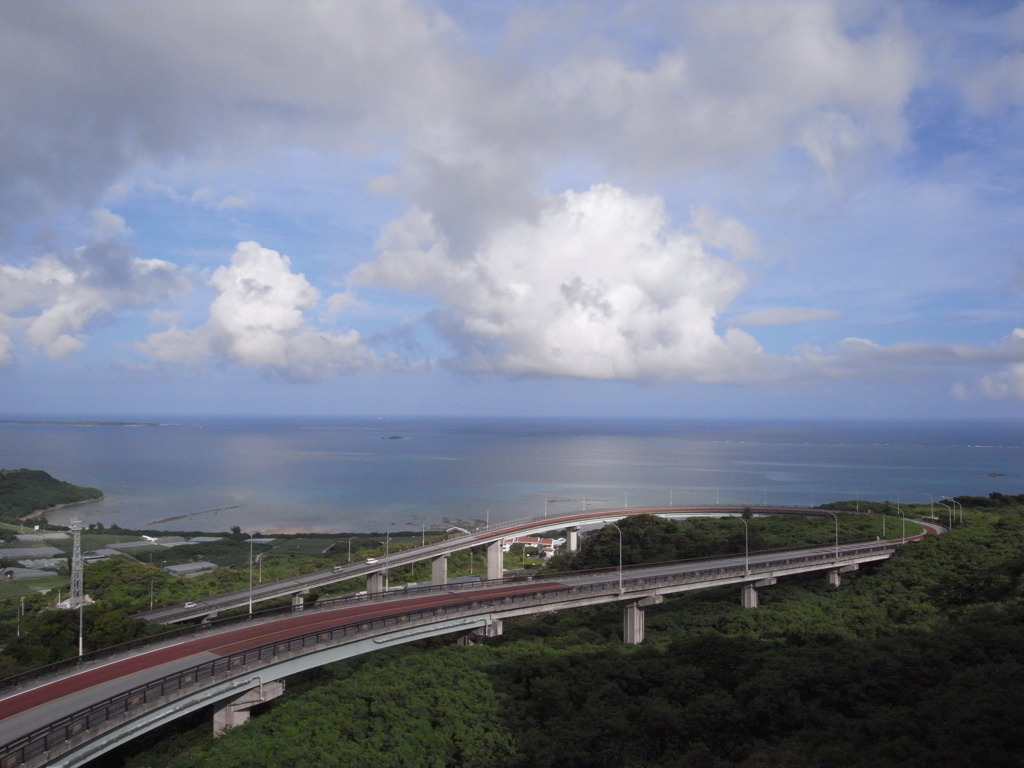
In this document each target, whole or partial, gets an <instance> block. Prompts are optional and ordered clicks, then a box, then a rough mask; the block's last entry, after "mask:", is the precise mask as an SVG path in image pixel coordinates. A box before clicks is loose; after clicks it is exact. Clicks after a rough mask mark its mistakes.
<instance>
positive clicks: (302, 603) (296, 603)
mask: <svg viewBox="0 0 1024 768" xmlns="http://www.w3.org/2000/svg"><path fill="white" fill-rule="evenodd" d="M306 591H308V590H306ZM305 594H306V592H293V593H292V611H301V610H302V609H303V608H305V607H306V598H305Z"/></svg>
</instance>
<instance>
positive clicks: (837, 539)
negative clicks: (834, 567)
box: [829, 512, 839, 560]
mask: <svg viewBox="0 0 1024 768" xmlns="http://www.w3.org/2000/svg"><path fill="white" fill-rule="evenodd" d="M829 514H830V515H832V517H833V518H834V519H835V521H836V560H839V515H837V514H836V513H835V512H829Z"/></svg>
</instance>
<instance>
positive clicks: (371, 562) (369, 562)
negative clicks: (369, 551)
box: [366, 557, 377, 565]
mask: <svg viewBox="0 0 1024 768" xmlns="http://www.w3.org/2000/svg"><path fill="white" fill-rule="evenodd" d="M366 564H367V565H376V564H377V558H376V557H368V558H366Z"/></svg>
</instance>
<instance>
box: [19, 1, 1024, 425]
mask: <svg viewBox="0 0 1024 768" xmlns="http://www.w3.org/2000/svg"><path fill="white" fill-rule="evenodd" d="M0 74H2V77H0V416H5V417H8V418H17V417H22V416H44V415H62V416H66V415H90V416H97V415H109V416H118V415H121V416H127V415H145V414H168V415H171V414H211V415H213V414H224V415H230V414H246V415H247V414H275V415H291V414H295V415H331V416H346V415H381V414H388V415H392V414H409V415H500V416H516V415H523V416H555V415H569V416H644V417H702V416H714V417H719V416H725V417H740V418H747V417H781V418H822V417H829V418H844V419H845V418H904V417H907V418H964V419H993V418H1013V419H1019V418H1024V312H1022V298H1024V188H1022V181H1024V162H1022V158H1024V4H1022V3H1020V2H1016V0H1010V1H1000V2H996V1H995V0H991V1H990V0H976V1H973V2H954V1H953V0H928V1H925V0H920V1H917V0H905V1H904V0H716V2H714V3H708V2H703V1H702V0H693V1H687V0H680V1H679V2H672V3H665V2H658V1H654V0H651V1H648V0H637V1H632V2H631V1H630V0H615V1H614V2H613V1H611V0H609V1H608V2H603V1H601V0H587V1H586V2H567V1H561V0H543V1H541V0H537V1H536V2H534V1H531V0H522V1H521V2H498V1H497V0H495V1H494V2H477V1H475V0H474V1H471V0H436V1H435V2H427V1H425V0H424V1H423V2H415V1H413V0H365V1H361V0H344V1H342V0H334V1H332V0H315V1H314V0H288V1H287V2H285V0H273V1H268V0H244V2H243V1H242V0H235V1H232V0H218V1H217V2H208V1H207V0H175V2H147V3H139V2H135V0H70V1H69V2H60V3H58V2H49V1H46V0H43V1H42V2H40V1H39V0H7V2H5V3H4V9H3V13H2V14H0Z"/></svg>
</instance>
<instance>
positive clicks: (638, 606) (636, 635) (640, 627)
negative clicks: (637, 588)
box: [622, 595, 664, 645]
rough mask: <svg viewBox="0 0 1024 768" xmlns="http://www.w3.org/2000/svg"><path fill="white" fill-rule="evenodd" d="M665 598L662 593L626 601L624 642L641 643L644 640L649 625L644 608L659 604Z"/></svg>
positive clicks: (623, 611) (623, 612)
mask: <svg viewBox="0 0 1024 768" xmlns="http://www.w3.org/2000/svg"><path fill="white" fill-rule="evenodd" d="M663 599H664V598H663V597H662V596H661V595H651V596H649V597H642V598H640V599H639V600H630V601H629V602H627V603H626V605H625V607H624V608H623V610H622V642H624V643H629V644H630V645H639V644H640V643H642V642H643V641H644V635H645V633H646V626H647V625H646V621H645V616H644V609H645V608H647V607H648V606H651V605H658V604H659V603H661V602H662V600H663Z"/></svg>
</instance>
